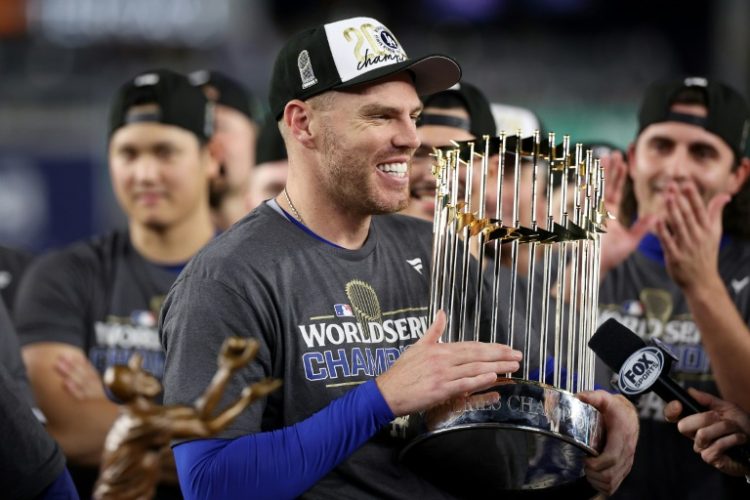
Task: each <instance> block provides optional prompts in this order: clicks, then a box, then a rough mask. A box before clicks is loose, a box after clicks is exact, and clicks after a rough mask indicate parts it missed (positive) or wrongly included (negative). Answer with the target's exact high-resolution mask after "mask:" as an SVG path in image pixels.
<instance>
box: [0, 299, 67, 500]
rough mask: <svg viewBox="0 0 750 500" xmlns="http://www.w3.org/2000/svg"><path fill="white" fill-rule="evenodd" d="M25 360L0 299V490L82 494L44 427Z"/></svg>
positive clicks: (18, 494)
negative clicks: (1, 443) (0, 442)
mask: <svg viewBox="0 0 750 500" xmlns="http://www.w3.org/2000/svg"><path fill="white" fill-rule="evenodd" d="M44 423H45V418H44V415H43V414H42V412H41V411H40V410H39V408H37V406H36V402H35V400H34V395H33V393H32V390H31V386H30V385H29V380H28V378H27V376H26V369H25V367H24V364H23V360H22V359H21V349H20V346H19V343H18V337H17V336H16V331H15V329H14V328H13V324H12V323H11V320H10V316H9V315H8V311H7V310H6V308H5V304H4V302H3V299H2V298H0V429H2V430H0V438H2V442H3V445H2V446H1V447H0V464H1V466H0V491H2V492H3V496H4V497H6V498H10V499H19V500H23V499H27V498H40V499H46V498H50V499H51V498H57V499H59V500H63V499H77V498H78V494H77V493H76V489H75V485H74V484H73V480H72V478H71V477H70V473H69V472H68V470H67V469H66V468H65V456H64V455H63V452H62V450H61V449H60V446H59V445H58V444H57V443H56V442H55V440H54V439H52V436H50V435H49V433H47V431H46V430H45V429H44V427H43V424H44Z"/></svg>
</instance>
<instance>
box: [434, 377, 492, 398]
mask: <svg viewBox="0 0 750 500" xmlns="http://www.w3.org/2000/svg"><path fill="white" fill-rule="evenodd" d="M496 382H497V374H496V373H494V372H491V373H481V374H479V375H476V376H473V377H464V378H460V379H458V380H453V381H450V382H448V383H447V384H445V388H446V390H447V391H448V392H449V394H450V396H449V397H455V396H458V395H460V394H466V393H472V392H478V391H483V390H484V389H489V388H490V387H492V386H494V385H495V383H496Z"/></svg>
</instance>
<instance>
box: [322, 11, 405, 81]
mask: <svg viewBox="0 0 750 500" xmlns="http://www.w3.org/2000/svg"><path fill="white" fill-rule="evenodd" d="M325 30H326V35H327V37H328V43H329V45H330V48H331V54H332V55H333V60H334V62H335V63H336V69H337V70H338V73H339V77H340V78H341V81H342V82H347V81H349V80H351V79H353V78H356V77H357V76H359V75H361V74H362V73H366V72H368V71H370V70H373V69H376V68H380V67H383V66H390V65H391V64H396V63H399V62H402V61H405V60H406V59H407V56H406V52H405V51H404V49H403V47H401V44H400V43H399V42H398V40H397V39H396V37H395V36H394V35H393V33H391V32H390V31H389V30H388V28H386V27H385V26H383V25H382V24H380V23H379V22H378V21H377V20H375V19H372V18H369V17H355V18H352V19H346V20H344V21H338V22H335V23H330V24H327V25H326V26H325Z"/></svg>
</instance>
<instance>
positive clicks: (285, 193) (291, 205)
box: [284, 187, 305, 224]
mask: <svg viewBox="0 0 750 500" xmlns="http://www.w3.org/2000/svg"><path fill="white" fill-rule="evenodd" d="M284 198H286V202H287V203H288V204H289V208H291V209H292V214H293V215H294V217H295V218H296V219H297V220H298V221H300V222H301V223H302V224H305V221H303V220H302V216H301V215H300V214H299V212H298V211H297V207H295V206H294V203H292V199H291V198H290V197H289V193H287V191H286V187H284Z"/></svg>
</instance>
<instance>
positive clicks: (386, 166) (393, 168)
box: [378, 163, 406, 177]
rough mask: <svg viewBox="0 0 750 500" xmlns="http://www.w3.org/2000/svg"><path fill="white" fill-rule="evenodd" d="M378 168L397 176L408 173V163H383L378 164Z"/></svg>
mask: <svg viewBox="0 0 750 500" xmlns="http://www.w3.org/2000/svg"><path fill="white" fill-rule="evenodd" d="M378 170H380V171H381V172H385V173H386V174H389V175H394V176H396V177H404V176H405V175H406V163H381V164H380V165H378Z"/></svg>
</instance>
